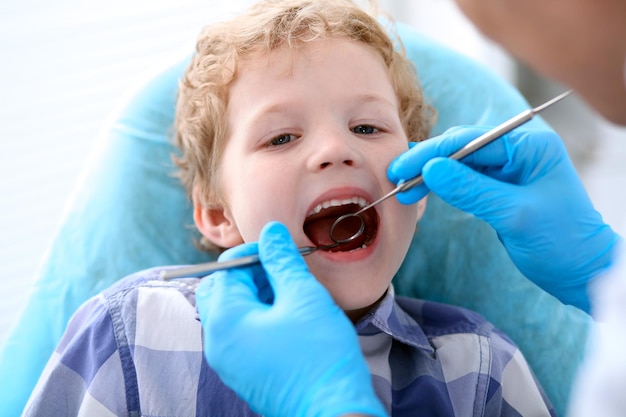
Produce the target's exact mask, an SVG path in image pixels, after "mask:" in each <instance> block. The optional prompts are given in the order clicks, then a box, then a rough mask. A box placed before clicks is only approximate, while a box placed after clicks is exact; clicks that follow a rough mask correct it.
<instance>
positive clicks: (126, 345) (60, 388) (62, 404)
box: [24, 269, 554, 417]
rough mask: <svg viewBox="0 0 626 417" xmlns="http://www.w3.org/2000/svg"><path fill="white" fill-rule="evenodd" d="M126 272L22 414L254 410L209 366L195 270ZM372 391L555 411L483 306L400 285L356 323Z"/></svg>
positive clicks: (400, 407) (392, 397)
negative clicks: (478, 309)
mask: <svg viewBox="0 0 626 417" xmlns="http://www.w3.org/2000/svg"><path fill="white" fill-rule="evenodd" d="M159 271H160V270H159V269H152V270H147V271H142V272H140V273H138V274H135V275H132V276H130V277H128V278H126V279H124V280H122V281H120V282H119V283H118V284H116V285H115V286H113V287H112V288H111V289H109V290H107V291H106V292H104V293H103V294H101V295H99V296H97V297H95V298H92V299H91V300H89V301H88V302H87V303H85V304H84V305H83V306H82V307H81V308H80V309H79V311H78V312H77V313H76V314H75V315H74V317H73V318H72V320H71V322H70V324H69V325H68V328H67V331H66V333H65V335H64V337H63V339H62V341H61V342H60V344H59V345H58V347H57V349H56V351H55V353H54V355H53V356H52V357H51V359H50V361H49V363H48V365H47V367H46V369H45V371H44V373H43V375H42V378H41V379H40V381H39V383H38V384H37V386H36V388H35V390H34V392H33V394H32V396H31V399H30V401H29V403H28V405H27V408H26V410H25V413H24V415H26V416H63V417H67V416H89V417H94V416H102V417H108V416H161V417H165V416H171V417H174V416H176V417H193V416H220V417H224V416H229V417H231V416H254V415H256V414H254V413H253V412H252V411H251V410H250V409H249V407H248V406H247V404H246V403H245V402H243V401H242V400H240V399H239V398H238V397H237V395H236V394H235V393H234V392H233V391H231V390H230V389H229V388H227V387H226V386H224V385H223V384H222V382H221V381H220V379H219V377H218V376H217V375H216V374H215V373H214V372H213V371H212V370H211V369H210V368H209V366H208V365H207V363H206V361H205V360H204V356H203V353H202V328H201V326H200V323H199V321H198V320H197V314H196V309H195V297H194V290H195V287H196V286H197V285H198V283H199V280H197V279H182V280H178V281H172V282H163V281H160V280H159V279H158V274H159ZM357 330H358V333H359V339H360V342H361V347H362V350H363V352H364V354H365V356H366V359H367V362H368V365H369V367H370V371H371V375H372V381H373V384H374V387H375V389H376V393H377V395H378V396H379V398H380V399H381V401H382V402H383V404H385V405H386V407H387V409H388V411H389V413H390V414H391V415H393V416H415V415H427V416H462V417H468V416H528V417H531V416H532V417H538V416H552V415H554V412H553V410H552V407H551V406H550V404H549V402H548V401H547V399H546V398H545V395H544V393H543V390H542V389H541V388H540V387H539V386H538V384H537V382H536V380H535V378H534V376H533V374H532V372H531V370H530V369H529V367H528V365H527V363H526V361H525V360H524V357H523V356H522V354H521V353H520V351H519V350H518V349H517V348H516V347H515V345H514V344H513V343H512V342H511V341H510V340H509V339H508V338H507V337H506V336H505V335H503V334H502V333H501V332H499V331H498V330H497V329H494V328H493V326H492V325H491V324H489V323H488V322H486V321H485V320H484V319H483V318H482V317H481V316H479V315H478V314H476V313H473V312H471V311H468V310H464V309H461V308H457V307H452V306H448V305H443V304H437V303H432V302H428V301H422V300H416V299H410V298H405V297H399V296H398V297H396V296H394V293H393V288H392V287H391V288H390V291H389V292H388V294H387V295H386V297H385V298H384V300H383V301H382V302H381V303H380V304H379V305H378V307H377V308H376V309H374V310H373V311H371V312H370V313H369V314H368V315H367V316H366V317H364V318H363V319H362V320H361V321H360V322H359V323H358V324H357Z"/></svg>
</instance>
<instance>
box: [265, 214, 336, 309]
mask: <svg viewBox="0 0 626 417" xmlns="http://www.w3.org/2000/svg"><path fill="white" fill-rule="evenodd" d="M259 256H260V257H261V262H262V263H263V268H264V269H265V272H266V274H267V278H268V280H269V282H270V284H271V286H272V288H273V289H274V297H275V300H274V302H275V303H280V302H281V301H286V300H288V302H290V303H292V304H293V303H303V304H305V303H310V302H314V303H322V304H323V303H326V302H328V303H332V299H331V297H330V295H329V294H328V292H327V291H326V288H324V287H323V286H322V284H320V283H319V282H318V281H317V279H315V277H314V276H313V275H312V274H311V273H310V272H309V268H308V266H307V264H306V262H305V261H304V258H303V257H302V255H301V254H300V252H298V248H297V246H296V244H295V243H294V241H293V240H292V238H291V236H290V234H289V231H288V230H287V228H286V227H285V226H284V225H283V224H281V223H278V222H270V223H268V224H267V225H265V227H264V228H263V230H262V231H261V235H260V237H259Z"/></svg>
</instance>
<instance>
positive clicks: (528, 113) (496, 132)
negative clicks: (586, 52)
mask: <svg viewBox="0 0 626 417" xmlns="http://www.w3.org/2000/svg"><path fill="white" fill-rule="evenodd" d="M571 93H572V90H568V91H566V92H564V93H562V94H560V95H558V96H556V97H554V98H553V99H551V100H548V101H547V102H545V103H543V104H541V105H539V106H537V107H535V108H532V109H528V110H524V111H523V112H521V113H519V114H518V115H517V116H513V117H512V118H510V119H509V120H507V121H506V122H504V123H502V124H500V125H499V126H496V127H495V128H493V129H491V130H490V131H488V132H486V133H484V134H482V135H481V136H479V137H477V138H476V139H474V140H472V141H471V142H469V143H467V144H466V145H465V146H463V147H462V148H461V149H459V150H458V151H456V152H455V153H453V154H452V155H450V156H449V158H452V159H456V160H459V159H462V158H464V157H466V156H467V155H469V154H471V153H472V152H474V151H477V150H479V149H480V148H482V147H483V146H485V145H487V144H489V143H491V142H493V141H494V140H496V139H498V138H499V137H500V136H502V135H504V134H506V133H508V132H510V131H511V130H513V129H515V128H516V127H518V126H520V125H522V124H524V123H526V122H528V121H529V120H531V119H532V118H533V117H534V116H535V115H536V114H537V113H539V112H541V111H542V110H545V109H547V108H548V107H550V106H552V105H553V104H555V103H557V102H559V101H561V100H562V99H564V98H565V97H567V96H569V95H570V94H571ZM423 183H424V179H423V178H422V174H420V175H418V176H417V177H415V178H412V179H410V180H408V181H405V182H403V183H401V184H400V185H398V186H397V187H396V188H394V189H393V190H391V191H390V192H389V193H387V194H385V195H384V196H382V197H381V198H379V199H378V200H376V201H374V202H373V203H370V204H368V205H367V206H365V207H362V208H361V209H359V210H358V211H357V212H354V213H348V214H344V215H343V216H340V217H338V218H337V220H335V221H334V222H333V224H332V225H331V227H330V237H331V239H332V240H333V241H334V242H335V243H337V244H338V245H339V244H342V243H348V242H351V241H353V240H354V239H356V238H357V237H359V236H361V234H363V232H364V230H365V223H364V221H363V218H362V217H361V213H363V212H364V211H366V210H369V209H370V208H372V207H374V206H375V205H377V204H380V203H382V202H383V201H385V200H386V199H388V198H390V197H393V196H394V195H396V194H398V193H400V192H402V191H407V190H408V189H410V188H413V187H416V186H418V185H420V184H423ZM355 217H356V218H358V219H360V227H359V229H358V230H357V231H356V232H354V233H353V234H352V235H350V236H349V237H345V238H342V239H338V238H337V236H335V229H336V227H337V225H338V224H339V223H341V222H344V221H346V220H348V219H352V218H355ZM353 230H354V229H353Z"/></svg>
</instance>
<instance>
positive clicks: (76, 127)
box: [0, 0, 626, 344]
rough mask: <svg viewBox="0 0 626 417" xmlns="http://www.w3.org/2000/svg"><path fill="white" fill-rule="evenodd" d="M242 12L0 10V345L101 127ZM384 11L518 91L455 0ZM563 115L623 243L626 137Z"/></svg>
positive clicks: (66, 0) (392, 3)
mask: <svg viewBox="0 0 626 417" xmlns="http://www.w3.org/2000/svg"><path fill="white" fill-rule="evenodd" d="M250 3H251V0H229V1H228V2H223V1H219V2H218V1H209V0H203V1H200V0H124V1H122V0H108V1H106V2H102V1H94V0H84V1H79V0H57V1H55V2H47V1H43V0H22V1H18V0H8V1H7V0H5V1H3V2H2V3H0V57H1V58H0V59H1V61H0V62H1V64H0V193H1V194H0V195H1V197H0V280H1V281H0V282H2V284H3V285H2V288H3V290H2V292H0V344H1V343H2V342H3V341H4V338H5V337H6V335H7V332H8V331H9V328H10V326H11V324H12V323H13V321H14V320H15V319H16V317H17V315H18V313H19V310H20V308H21V305H22V304H23V303H24V301H25V300H26V298H27V296H28V291H29V287H30V286H31V284H32V282H33V280H34V278H35V277H36V274H37V269H38V267H39V265H40V262H41V260H42V258H43V256H44V254H45V251H46V248H47V247H48V246H49V244H50V241H51V239H52V237H53V236H54V233H55V231H56V229H57V227H58V225H59V222H60V220H61V217H62V214H63V208H64V206H65V204H66V202H67V200H68V198H69V197H70V194H71V192H72V189H73V187H74V185H75V184H76V181H77V177H78V176H79V174H80V172H81V170H82V169H83V168H84V164H85V160H86V157H87V155H88V153H89V151H90V149H91V147H92V145H93V143H94V140H95V138H96V137H97V135H98V132H99V131H100V129H101V128H102V127H103V126H104V125H105V122H106V118H107V116H108V115H109V114H110V113H111V112H112V111H113V110H114V108H115V106H116V104H117V103H119V102H120V100H121V98H122V96H123V95H124V94H125V92H127V91H129V90H130V89H132V88H133V87H134V86H135V85H137V83H138V82H140V81H141V80H142V79H144V78H145V77H146V76H147V74H150V73H151V72H152V71H154V69H155V68H160V67H161V66H162V65H165V64H167V63H169V62H173V61H174V59H176V58H177V57H179V56H180V54H181V53H183V52H187V51H191V50H192V49H193V44H194V41H195V38H196V36H197V34H198V32H199V30H200V28H201V27H202V26H203V25H204V24H207V23H210V22H211V21H214V20H218V19H220V18H223V17H226V16H227V15H228V14H230V13H232V12H233V11H236V10H238V9H239V8H241V7H243V6H245V5H247V4H250ZM380 4H381V6H382V8H383V9H387V10H389V11H390V12H392V13H393V14H394V15H395V16H396V18H397V19H398V20H401V21H405V22H407V23H410V24H414V25H416V27H418V28H420V30H422V31H424V32H425V33H428V34H430V35H432V36H433V37H434V38H436V39H439V40H440V41H442V42H443V43H445V44H447V45H449V46H451V47H453V48H456V49H458V50H460V51H461V52H463V53H466V54H468V55H470V56H472V57H474V58H476V59H478V60H480V61H482V62H484V63H486V64H487V65H488V66H489V67H491V68H492V69H494V70H496V71H497V72H499V73H500V74H501V75H503V76H504V77H506V78H507V79H509V80H510V81H512V82H513V81H515V80H516V79H517V77H516V74H517V72H516V65H515V63H514V62H513V61H512V60H511V59H510V58H509V57H508V56H507V55H506V54H505V53H503V52H502V51H501V50H500V49H499V48H497V47H496V46H494V45H493V44H491V43H490V42H488V41H485V39H484V38H482V36H480V34H479V33H478V32H477V31H476V30H474V28H473V27H472V26H471V24H469V23H468V22H467V21H466V20H465V19H464V18H463V16H462V15H460V13H458V11H457V9H456V7H455V6H454V4H453V3H452V1H451V0H415V1H411V2H409V1H399V0H386V1H382V0H381V1H380ZM543 82H544V81H542V80H539V83H540V84H539V85H540V86H542V87H545V88H540V89H539V91H540V92H542V93H543V94H545V95H546V97H539V96H540V95H541V94H537V89H535V90H533V89H532V88H528V89H527V90H525V91H528V94H529V95H528V97H529V100H530V101H531V103H534V104H537V103H539V102H540V101H541V100H539V98H542V99H543V98H547V97H548V96H550V95H552V94H551V91H549V90H550V89H554V90H558V89H559V86H554V85H550V84H548V85H545V84H543ZM533 85H536V84H533ZM533 95H534V96H533ZM535 98H536V99H537V100H536V101H534V99H535ZM567 111H568V112H567V113H566V114H561V115H559V116H558V117H557V118H556V120H555V126H556V127H557V130H559V131H560V132H562V134H563V136H564V138H565V139H566V141H568V143H571V145H569V146H571V149H572V153H573V156H575V157H576V161H577V166H578V167H579V169H580V171H581V174H582V175H583V178H584V180H585V182H586V184H587V185H588V186H589V191H590V194H591V195H592V197H593V200H594V201H595V202H596V205H597V206H598V208H599V209H600V211H601V212H603V213H604V214H605V217H606V219H607V221H609V223H611V224H614V225H615V226H616V227H618V228H619V229H620V230H621V231H622V233H624V231H625V230H626V229H625V228H624V226H626V225H625V224H620V223H619V222H620V221H622V220H621V219H623V218H624V216H623V211H622V210H623V208H624V207H626V198H625V197H624V195H625V191H624V190H625V185H626V168H625V166H624V165H625V164H624V161H626V130H624V129H617V128H615V127H613V126H610V125H608V124H606V123H601V122H599V121H598V119H597V118H595V117H587V118H585V117H582V116H581V114H583V113H586V112H587V111H588V109H586V108H585V106H584V105H583V104H581V103H574V104H572V105H570V107H568V108H567ZM575 122H577V124H576V123H575ZM572 126H574V127H572ZM590 137H591V138H593V141H590V140H589V138H590ZM600 137H602V138H603V140H599V138H600ZM620 139H621V141H620ZM592 143H598V144H599V145H598V146H592V145H591V144H592ZM599 160H602V161H604V162H603V163H602V164H600V163H598V161H599ZM619 207H621V208H622V210H620V209H619Z"/></svg>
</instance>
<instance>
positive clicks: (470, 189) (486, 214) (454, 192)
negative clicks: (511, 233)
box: [423, 158, 522, 230]
mask: <svg viewBox="0 0 626 417" xmlns="http://www.w3.org/2000/svg"><path fill="white" fill-rule="evenodd" d="M423 175H424V181H425V182H426V184H427V185H428V187H429V188H430V189H431V191H432V192H434V193H435V194H437V195H438V196H439V197H440V198H441V199H442V200H444V201H446V202H447V203H448V204H450V205H452V206H454V207H456V208H458V209H460V210H463V211H465V212H468V213H471V214H473V215H475V216H476V217H478V218H480V219H483V220H485V221H487V222H488V223H490V224H492V226H494V228H496V230H498V227H497V226H498V224H499V223H500V222H501V221H503V220H504V219H506V218H508V217H509V216H510V214H511V213H515V212H516V210H515V207H516V206H518V202H519V197H518V195H519V194H520V193H521V192H522V190H521V189H519V187H517V186H515V185H512V184H507V183H503V182H500V181H498V180H496V179H493V178H490V177H489V176H486V175H483V174H481V173H479V172H476V171H474V170H473V169H471V168H470V167H468V166H466V165H464V164H462V163H461V162H459V161H455V160H453V159H450V158H434V159H432V160H430V161H428V163H426V165H425V166H424V173H423ZM514 188H517V189H516V190H514Z"/></svg>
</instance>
